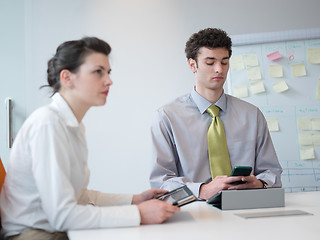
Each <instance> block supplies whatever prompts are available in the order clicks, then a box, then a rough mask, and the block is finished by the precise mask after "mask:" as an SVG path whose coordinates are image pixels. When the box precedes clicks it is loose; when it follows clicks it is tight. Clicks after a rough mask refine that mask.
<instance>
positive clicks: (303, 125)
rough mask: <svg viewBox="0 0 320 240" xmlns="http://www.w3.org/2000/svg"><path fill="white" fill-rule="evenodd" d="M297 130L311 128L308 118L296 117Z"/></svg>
mask: <svg viewBox="0 0 320 240" xmlns="http://www.w3.org/2000/svg"><path fill="white" fill-rule="evenodd" d="M298 128H299V130H311V121H310V118H298Z"/></svg>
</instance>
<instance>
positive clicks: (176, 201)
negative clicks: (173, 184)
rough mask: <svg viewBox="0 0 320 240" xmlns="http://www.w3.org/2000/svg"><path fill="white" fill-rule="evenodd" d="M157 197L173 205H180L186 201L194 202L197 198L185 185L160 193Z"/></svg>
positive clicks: (186, 202)
mask: <svg viewBox="0 0 320 240" xmlns="http://www.w3.org/2000/svg"><path fill="white" fill-rule="evenodd" d="M157 199H159V200H163V201H166V202H171V203H173V205H175V206H178V207H181V206H183V205H186V204H188V203H191V202H194V201H196V200H197V198H196V197H195V196H194V195H193V193H192V192H191V190H190V189H189V188H188V187H187V186H183V187H179V188H177V189H174V190H172V191H170V192H167V193H166V194H163V195H161V196H160V197H158V198H157Z"/></svg>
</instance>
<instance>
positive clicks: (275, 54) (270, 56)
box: [267, 51, 282, 61]
mask: <svg viewBox="0 0 320 240" xmlns="http://www.w3.org/2000/svg"><path fill="white" fill-rule="evenodd" d="M267 58H268V59H269V60H270V61H275V60H277V59H280V58H282V56H281V54H280V53H279V51H275V52H273V53H270V54H268V55H267Z"/></svg>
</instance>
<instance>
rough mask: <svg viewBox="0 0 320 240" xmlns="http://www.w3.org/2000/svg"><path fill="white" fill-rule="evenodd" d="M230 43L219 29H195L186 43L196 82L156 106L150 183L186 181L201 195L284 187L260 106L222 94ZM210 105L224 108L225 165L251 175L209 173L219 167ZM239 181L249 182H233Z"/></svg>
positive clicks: (168, 186) (169, 185)
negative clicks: (211, 142) (213, 160)
mask: <svg viewBox="0 0 320 240" xmlns="http://www.w3.org/2000/svg"><path fill="white" fill-rule="evenodd" d="M231 45H232V43H231V39H230V38H229V37H228V35H227V34H226V32H224V31H223V30H220V29H215V28H207V29H204V30H201V31H199V32H198V33H195V34H193V35H192V36H191V37H190V39H189V40H188V42H187V43H186V49H185V52H186V56H187V59H188V64H189V66H190V68H191V70H192V72H193V73H194V76H195V87H194V89H193V90H192V91H191V93H189V94H186V95H184V96H181V97H179V98H177V99H176V100H174V101H173V102H171V103H169V104H167V105H165V106H163V107H161V108H160V109H158V111H157V115H156V117H155V120H154V122H153V124H152V127H151V132H152V141H153V156H152V171H151V175H150V183H151V186H152V187H161V188H164V189H167V190H172V189H175V188H177V187H179V186H182V185H187V186H188V187H189V188H190V189H191V191H192V192H193V193H194V194H195V195H196V196H198V197H199V198H201V199H208V198H210V197H211V196H212V195H214V194H215V193H217V192H218V191H220V190H224V189H244V188H263V187H281V173H282V168H281V166H280V164H279V161H278V158H277V156H276V153H275V150H274V147H273V144H272V141H271V137H270V134H269V131H268V128H267V123H266V120H265V118H264V116H263V115H262V113H261V112H260V110H259V109H258V108H257V107H255V106H253V105H251V104H249V103H247V102H244V101H242V100H240V99H237V98H235V97H232V96H230V95H227V94H225V93H224V90H223V85H224V83H225V81H226V78H227V73H228V70H229V59H230V57H231V53H232V50H231ZM211 105H216V106H217V107H218V109H219V110H220V112H219V111H218V112H219V118H220V119H221V121H222V123H223V126H224V134H223V135H225V139H226V144H227V147H226V152H227V155H229V156H227V157H226V159H224V161H225V164H226V165H229V169H230V170H231V169H233V168H234V167H235V166H251V167H252V169H253V170H252V174H251V175H250V176H247V177H244V176H240V177H230V176H229V175H230V174H222V175H219V174H218V175H217V176H215V175H212V174H211V172H212V171H214V170H215V169H210V161H209V154H208V139H207V138H208V135H207V134H208V128H209V126H210V124H211V121H212V119H213V118H212V116H211V115H210V114H209V113H208V112H207V109H208V108H209V107H210V106H211ZM219 144H220V140H219ZM209 148H210V147H209ZM218 149H219V148H218ZM218 151H220V150H218ZM218 151H215V152H214V153H213V155H215V154H216V152H218ZM229 159H230V160H229ZM230 167H231V168H230ZM211 168H214V167H211ZM239 180H241V181H244V182H246V184H237V185H234V184H232V183H233V182H235V181H239Z"/></svg>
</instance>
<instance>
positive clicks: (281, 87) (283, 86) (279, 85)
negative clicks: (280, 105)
mask: <svg viewBox="0 0 320 240" xmlns="http://www.w3.org/2000/svg"><path fill="white" fill-rule="evenodd" d="M272 87H273V89H274V90H275V91H276V92H277V93H281V92H284V91H287V90H288V89H289V87H288V85H287V83H286V82H285V81H284V80H281V81H279V82H276V83H274V84H272Z"/></svg>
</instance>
